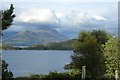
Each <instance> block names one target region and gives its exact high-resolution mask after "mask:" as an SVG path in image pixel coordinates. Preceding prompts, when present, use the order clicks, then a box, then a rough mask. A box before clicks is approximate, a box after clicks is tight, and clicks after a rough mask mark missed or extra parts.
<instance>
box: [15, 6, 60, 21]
mask: <svg viewBox="0 0 120 80" xmlns="http://www.w3.org/2000/svg"><path fill="white" fill-rule="evenodd" d="M17 20H18V21H20V22H26V23H58V19H57V17H56V15H55V13H54V11H52V10H50V9H42V8H33V9H29V10H25V11H23V12H21V14H20V16H18V18H17Z"/></svg>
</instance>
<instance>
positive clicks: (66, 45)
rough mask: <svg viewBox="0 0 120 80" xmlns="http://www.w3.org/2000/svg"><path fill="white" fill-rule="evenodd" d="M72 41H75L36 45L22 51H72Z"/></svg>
mask: <svg viewBox="0 0 120 80" xmlns="http://www.w3.org/2000/svg"><path fill="white" fill-rule="evenodd" d="M74 41H75V39H72V40H68V41H64V42H52V43H48V44H38V45H32V46H29V47H26V48H23V49H24V50H72V44H73V42H74Z"/></svg>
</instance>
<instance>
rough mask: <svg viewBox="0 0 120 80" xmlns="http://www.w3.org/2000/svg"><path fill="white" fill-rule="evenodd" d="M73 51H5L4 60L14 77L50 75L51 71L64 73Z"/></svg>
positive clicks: (3, 53)
mask: <svg viewBox="0 0 120 80" xmlns="http://www.w3.org/2000/svg"><path fill="white" fill-rule="evenodd" d="M72 54H73V51H69V50H67V51H62V50H40V51H39V50H3V52H2V58H3V59H4V60H5V61H6V62H7V63H8V64H9V70H11V71H12V72H13V74H14V77H20V76H29V75H30V74H48V73H49V71H55V70H56V71H58V72H64V71H66V70H64V65H65V64H68V63H69V62H70V61H71V59H70V56H71V55H72Z"/></svg>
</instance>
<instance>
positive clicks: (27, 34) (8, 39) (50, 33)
mask: <svg viewBox="0 0 120 80" xmlns="http://www.w3.org/2000/svg"><path fill="white" fill-rule="evenodd" d="M10 33H11V35H10ZM65 40H68V38H66V37H65V36H63V35H61V34H59V33H58V32H57V31H55V30H50V29H36V30H24V31H21V32H6V33H4V36H3V43H5V44H9V45H12V46H30V45H33V44H46V43H50V42H60V41H65Z"/></svg>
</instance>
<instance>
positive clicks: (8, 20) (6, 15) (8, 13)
mask: <svg viewBox="0 0 120 80" xmlns="http://www.w3.org/2000/svg"><path fill="white" fill-rule="evenodd" d="M13 10H14V7H13V4H11V5H10V8H9V9H8V10H5V11H2V17H1V18H2V19H1V20H2V30H5V29H7V28H8V27H9V26H10V25H11V24H12V22H13V19H14V18H15V14H13V12H14V11H13Z"/></svg>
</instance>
